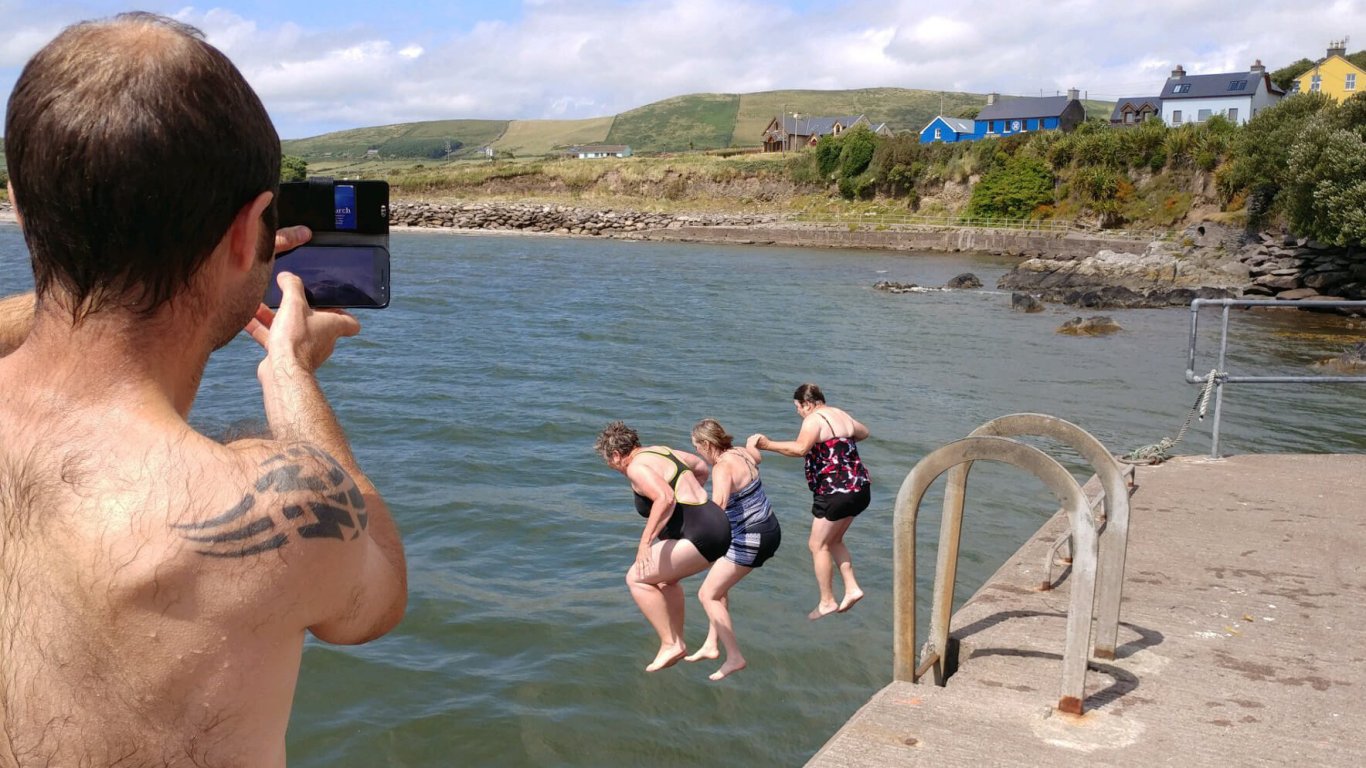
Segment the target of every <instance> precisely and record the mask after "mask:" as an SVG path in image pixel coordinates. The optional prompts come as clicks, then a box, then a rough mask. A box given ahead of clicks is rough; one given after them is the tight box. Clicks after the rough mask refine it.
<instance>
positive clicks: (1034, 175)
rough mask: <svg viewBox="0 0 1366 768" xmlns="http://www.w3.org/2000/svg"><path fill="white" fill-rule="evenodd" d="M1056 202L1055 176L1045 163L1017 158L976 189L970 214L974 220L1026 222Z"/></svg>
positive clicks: (986, 176) (1007, 162) (986, 177)
mask: <svg viewBox="0 0 1366 768" xmlns="http://www.w3.org/2000/svg"><path fill="white" fill-rule="evenodd" d="M1051 202H1053V174H1052V173H1051V172H1050V171H1049V170H1048V166H1047V165H1045V164H1044V161H1043V160H1040V159H1038V158H1035V157H1014V158H1011V159H1009V160H1007V161H1006V163H1005V165H1003V166H1002V167H1001V168H999V169H997V170H994V171H991V172H990V173H987V174H986V175H985V176H983V177H982V180H981V181H979V182H977V184H976V186H974V187H973V188H972V198H971V199H970V200H969V201H968V210H967V213H968V215H969V216H972V217H974V218H979V217H980V218H992V219H1024V218H1027V217H1028V216H1029V215H1030V214H1032V213H1033V212H1034V209H1035V208H1038V207H1039V206H1040V205H1047V204H1049V203H1051Z"/></svg>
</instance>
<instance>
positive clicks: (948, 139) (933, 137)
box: [920, 115, 977, 144]
mask: <svg viewBox="0 0 1366 768" xmlns="http://www.w3.org/2000/svg"><path fill="white" fill-rule="evenodd" d="M976 131H977V126H976V124H975V123H974V121H973V120H971V119H969V118H966V117H947V116H945V115H938V116H936V117H935V118H934V119H933V120H931V121H930V122H929V124H928V125H926V126H925V127H924V128H922V129H920V143H921V144H933V143H934V142H936V141H940V142H943V143H945V144H952V143H954V142H957V141H972V140H973V139H974V138H976V136H975V135H974V134H975V132H976Z"/></svg>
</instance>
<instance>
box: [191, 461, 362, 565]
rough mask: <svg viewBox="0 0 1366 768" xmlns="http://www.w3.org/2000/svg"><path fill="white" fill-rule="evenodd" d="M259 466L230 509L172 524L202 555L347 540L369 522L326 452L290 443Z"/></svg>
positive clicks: (241, 553) (357, 492)
mask: <svg viewBox="0 0 1366 768" xmlns="http://www.w3.org/2000/svg"><path fill="white" fill-rule="evenodd" d="M259 471H260V476H259V477H258V478H257V479H256V483H255V487H254V490H253V491H249V492H247V493H245V494H243V496H242V500H241V501H239V502H237V504H236V506H234V507H233V508H232V509H229V510H227V511H226V512H224V513H222V514H221V515H218V516H217V517H214V518H211V519H209V520H203V521H199V522H194V523H183V524H179V525H173V526H172V527H173V528H175V529H177V531H179V532H180V535H181V537H182V538H184V539H185V540H186V541H189V542H192V543H193V544H194V545H197V549H196V550H195V551H196V552H198V553H199V554H201V555H204V556H206V557H217V558H234V557H236V558H240V557H250V556H252V555H259V554H261V553H262V552H270V551H272V550H276V549H279V548H281V547H283V546H285V545H287V544H289V542H290V540H291V539H292V538H300V539H337V540H339V541H350V540H352V539H355V538H357V537H359V536H360V533H361V531H363V530H365V528H366V526H367V525H368V524H369V515H368V514H367V513H366V511H365V497H364V496H362V495H361V492H360V489H359V488H357V487H356V483H355V481H354V480H352V479H351V475H350V474H348V473H347V471H346V470H344V469H342V467H341V465H340V464H338V463H337V460H336V459H334V458H332V457H331V456H330V455H328V454H327V453H326V452H325V451H322V450H319V449H318V448H315V447H314V446H311V445H295V446H291V447H290V448H288V449H286V450H285V451H284V452H282V453H279V454H276V455H275V456H272V457H270V458H269V459H266V460H265V461H263V462H261V463H260V465H259ZM291 497H293V498H294V501H291Z"/></svg>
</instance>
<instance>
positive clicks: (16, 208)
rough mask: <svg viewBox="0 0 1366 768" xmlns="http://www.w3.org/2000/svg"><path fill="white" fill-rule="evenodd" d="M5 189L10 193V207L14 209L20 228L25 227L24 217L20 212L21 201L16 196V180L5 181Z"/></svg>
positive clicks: (15, 219) (15, 218) (16, 221)
mask: <svg viewBox="0 0 1366 768" xmlns="http://www.w3.org/2000/svg"><path fill="white" fill-rule="evenodd" d="M5 191H6V192H8V193H9V204H10V208H12V209H13V210H14V221H15V223H17V224H18V225H19V228H20V229H23V228H24V217H23V216H21V215H20V214H19V201H18V200H17V199H16V198H15V197H14V182H12V181H7V182H5Z"/></svg>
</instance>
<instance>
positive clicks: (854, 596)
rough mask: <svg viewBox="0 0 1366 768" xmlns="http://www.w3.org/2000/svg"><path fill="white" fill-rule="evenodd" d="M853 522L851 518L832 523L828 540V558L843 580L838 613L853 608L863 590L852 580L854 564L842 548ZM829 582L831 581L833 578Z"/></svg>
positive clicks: (844, 548)
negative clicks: (831, 532) (832, 532)
mask: <svg viewBox="0 0 1366 768" xmlns="http://www.w3.org/2000/svg"><path fill="white" fill-rule="evenodd" d="M853 522H854V518H852V517H846V518H844V519H843V520H838V521H836V522H835V523H834V526H835V531H834V535H833V537H832V538H831V540H830V558H831V559H832V560H834V561H835V565H837V566H838V567H839V570H840V578H842V579H843V580H844V599H843V600H841V601H840V606H839V608H838V609H836V610H838V611H839V612H840V613H844V612H845V611H847V610H849V609H850V608H853V607H854V603H857V602H858V601H860V600H862V599H863V590H862V589H860V588H859V585H858V580H857V579H855V578H854V562H853V560H852V559H850V557H849V548H848V547H846V546H844V533H845V531H848V530H849V526H850V525H851V524H852V523H853ZM831 580H832V581H833V576H832V577H831ZM832 586H833V585H832Z"/></svg>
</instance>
